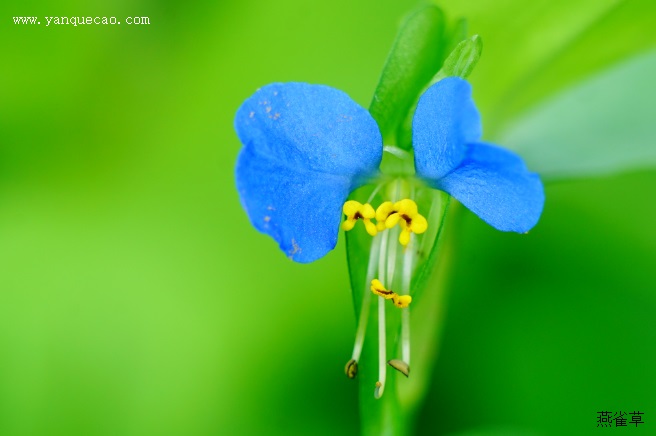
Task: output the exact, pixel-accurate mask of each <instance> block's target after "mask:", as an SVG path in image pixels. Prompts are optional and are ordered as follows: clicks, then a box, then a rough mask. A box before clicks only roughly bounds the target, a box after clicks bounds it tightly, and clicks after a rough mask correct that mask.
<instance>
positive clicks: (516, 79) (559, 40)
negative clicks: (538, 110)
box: [440, 0, 656, 136]
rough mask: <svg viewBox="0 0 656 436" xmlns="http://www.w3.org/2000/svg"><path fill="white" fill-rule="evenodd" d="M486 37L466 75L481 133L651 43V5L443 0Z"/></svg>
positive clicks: (593, 0)
mask: <svg viewBox="0 0 656 436" xmlns="http://www.w3.org/2000/svg"><path fill="white" fill-rule="evenodd" d="M440 6H441V7H442V8H444V10H445V11H448V13H449V14H453V15H456V16H464V17H467V19H468V21H469V25H470V29H471V31H472V32H474V33H478V34H480V35H483V36H484V37H485V60H484V62H481V63H480V64H479V66H478V67H477V73H476V74H475V75H474V76H472V78H473V80H472V81H473V84H474V90H475V98H476V103H477V105H478V107H479V109H480V110H481V112H482V113H483V116H484V118H483V119H484V120H485V121H484V125H485V129H486V133H487V135H490V134H492V136H495V135H494V134H495V133H496V132H498V131H499V130H500V129H502V128H503V125H504V124H506V123H507V122H509V121H510V120H512V119H513V118H515V117H516V116H517V115H519V114H521V113H522V112H524V111H526V110H527V109H529V108H530V107H532V106H535V105H536V104H538V103H539V102H540V101H541V100H543V99H545V98H547V97H549V96H551V95H553V94H554V93H556V92H558V91H560V90H562V89H564V88H565V87H567V86H571V85H573V84H574V83H576V82H578V81H580V80H582V79H584V78H586V77H587V76H589V75H591V74H594V73H595V72H597V71H600V70H603V69H605V68H607V67H610V66H611V65H613V64H615V63H617V62H620V61H622V60H624V59H627V58H629V57H632V56H634V55H636V54H638V53H641V52H644V51H648V50H649V49H650V48H653V47H655V46H656V32H654V31H653V25H654V19H653V17H654V11H655V6H656V4H655V3H654V2H653V1H651V0H631V1H628V0H609V1H598V0H579V1H576V2H554V1H549V0H540V1H534V2H526V1H523V0H507V1H503V2H499V1H497V0H471V1H467V2H463V1H461V0H441V1H440Z"/></svg>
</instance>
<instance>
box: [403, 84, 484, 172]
mask: <svg viewBox="0 0 656 436" xmlns="http://www.w3.org/2000/svg"><path fill="white" fill-rule="evenodd" d="M480 137H481V117H480V115H479V113H478V110H477V109H476V106H475V105H474V101H473V100H472V96H471V85H469V83H468V82H467V81H466V80H463V79H460V78H458V77H447V78H446V79H442V80H440V81H439V82H437V83H436V84H434V85H433V86H431V87H430V88H428V90H427V91H426V92H424V94H422V96H421V97H420V98H419V102H418V103H417V109H416V110H415V115H414V118H413V120H412V147H413V149H414V151H415V168H416V170H417V174H418V175H420V176H421V177H425V178H428V179H439V178H441V177H443V176H444V175H446V174H447V173H449V171H451V170H452V169H454V168H455V167H456V166H458V164H460V162H461V161H462V159H463V158H464V157H465V152H466V149H467V147H466V144H468V143H471V142H476V141H478V140H479V139H480Z"/></svg>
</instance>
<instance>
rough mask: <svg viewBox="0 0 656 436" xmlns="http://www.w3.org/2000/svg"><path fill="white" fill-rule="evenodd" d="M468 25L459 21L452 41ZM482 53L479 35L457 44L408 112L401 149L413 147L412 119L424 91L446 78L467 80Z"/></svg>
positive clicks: (400, 141)
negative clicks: (452, 77)
mask: <svg viewBox="0 0 656 436" xmlns="http://www.w3.org/2000/svg"><path fill="white" fill-rule="evenodd" d="M466 25H467V22H466V21H465V20H458V21H457V23H456V26H455V28H454V30H453V31H454V32H455V33H454V34H453V35H452V37H451V40H453V39H454V38H457V37H460V36H461V35H462V32H465V31H466ZM482 52H483V41H482V39H481V37H480V36H478V35H474V36H472V37H471V38H467V39H462V40H459V42H458V43H457V44H455V46H454V47H453V50H451V52H449V55H448V56H447V58H446V60H445V61H444V63H443V65H442V68H441V69H440V71H439V72H438V73H437V74H436V75H435V77H433V79H432V80H431V81H430V82H429V83H428V84H427V85H426V86H425V88H424V89H423V90H422V92H421V93H420V94H419V95H418V96H417V99H416V100H415V102H414V103H413V104H412V107H411V110H410V111H408V114H407V116H406V118H405V120H404V121H403V123H402V124H401V125H400V126H399V131H398V133H397V139H398V141H397V142H398V144H399V146H400V147H401V148H404V149H406V150H408V149H410V148H411V147H412V118H413V116H414V112H415V108H416V107H417V103H418V101H419V97H421V94H423V93H424V91H425V90H426V89H428V88H429V87H430V86H431V85H433V84H435V83H437V82H438V81H440V80H441V79H443V78H445V77H448V76H458V77H462V78H463V79H465V78H467V76H469V75H470V74H471V72H472V71H473V70H474V67H475V66H476V64H477V63H478V60H479V59H480V57H481V53H482Z"/></svg>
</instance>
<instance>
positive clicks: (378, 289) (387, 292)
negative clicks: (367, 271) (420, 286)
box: [371, 279, 412, 309]
mask: <svg viewBox="0 0 656 436" xmlns="http://www.w3.org/2000/svg"><path fill="white" fill-rule="evenodd" d="M371 292H373V293H374V294H376V295H378V296H379V297H383V298H384V299H386V300H392V302H393V303H394V305H395V306H396V307H398V308H401V309H405V308H406V307H408V306H410V303H411V302H412V297H411V296H409V295H399V294H397V293H396V292H394V291H392V290H391V289H386V288H385V286H383V284H382V283H381V282H380V280H378V279H373V280H372V281H371Z"/></svg>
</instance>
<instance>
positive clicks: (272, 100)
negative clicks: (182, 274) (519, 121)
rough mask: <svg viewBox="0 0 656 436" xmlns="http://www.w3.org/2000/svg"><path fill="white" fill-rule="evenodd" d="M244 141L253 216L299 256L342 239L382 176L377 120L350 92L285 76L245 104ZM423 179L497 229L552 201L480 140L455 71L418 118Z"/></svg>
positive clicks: (243, 183) (528, 222)
mask: <svg viewBox="0 0 656 436" xmlns="http://www.w3.org/2000/svg"><path fill="white" fill-rule="evenodd" d="M235 128H236V130H237V135H238V136H239V139H240V140H241V142H242V144H243V145H244V147H243V149H242V150H241V152H240V154H239V157H238V160H237V167H236V179H237V189H238V191H239V195H240V198H241V202H242V205H243V207H244V209H245V210H246V212H247V214H248V216H249V218H250V220H251V222H252V224H253V225H254V226H255V228H256V229H258V230H259V231H261V232H263V233H266V234H268V235H270V236H271V237H273V238H274V239H275V240H276V241H277V242H278V244H279V245H280V248H281V249H282V250H283V251H284V252H285V253H286V254H287V255H288V256H289V257H290V258H291V259H293V260H295V261H297V262H312V261H314V260H316V259H319V258H320V257H322V256H324V255H325V254H327V253H328V252H329V251H330V250H332V249H333V248H334V247H335V244H336V243H337V236H338V232H339V227H340V221H341V216H342V206H343V205H344V202H345V201H346V200H347V198H348V196H349V194H350V193H351V192H352V191H353V190H355V189H356V188H358V187H360V186H362V185H363V184H366V183H368V182H370V181H372V180H374V179H375V178H376V177H378V175H379V166H380V162H381V159H382V154H383V143H382V138H381V134H380V131H379V129H378V125H377V124H376V121H375V120H374V119H373V118H372V117H371V115H370V114H369V112H368V111H367V110H365V109H364V108H362V107H361V106H359V105H358V104H357V103H355V102H354V101H353V100H351V99H350V98H349V97H348V95H346V94H345V93H343V92H341V91H339V90H336V89H333V88H330V87H328V86H323V85H309V84H305V83H275V84H271V85H267V86H265V87H263V88H261V89H259V90H258V91H257V92H256V93H255V94H253V95H252V96H251V97H250V98H248V99H247V100H246V101H245V102H244V103H243V104H242V106H241V107H240V108H239V110H238V111H237V116H236V119H235ZM412 130H413V132H412V142H413V150H414V161H415V170H416V177H418V178H419V179H421V180H423V181H424V182H425V183H426V184H427V185H428V186H430V187H432V188H435V189H439V190H442V191H445V192H447V193H449V194H450V195H452V196H453V197H455V198H456V199H458V200H459V201H460V202H461V203H462V204H464V205H465V206H466V207H467V208H469V209H470V210H471V211H472V212H474V213H475V214H477V215H478V216H479V217H480V218H482V219H483V220H484V221H486V222H487V223H488V224H490V225H492V226H493V227H495V228H497V229H499V230H503V231H513V232H519V233H525V232H527V231H528V230H529V229H531V228H532V227H533V226H534V225H535V224H536V223H537V221H538V219H539V217H540V214H541V213H542V208H543V205H544V193H543V188H542V183H541V182H540V179H539V177H538V176H537V175H536V174H533V173H531V172H529V171H528V170H527V168H526V166H525V165H524V163H523V161H522V160H521V158H520V157H519V156H517V155H516V154H514V153H512V152H510V151H507V150H504V149H502V148H499V147H497V146H495V145H492V144H487V143H484V142H481V141H480V137H481V121H480V115H479V113H478V110H477V109H476V106H475V105H474V102H473V100H472V97H471V86H470V85H469V83H468V82H467V81H465V80H463V79H460V78H455V77H450V78H446V79H443V80H441V81H439V82H437V83H436V84H434V85H433V86H431V87H430V88H429V89H428V90H427V91H426V92H425V93H424V94H423V95H422V96H421V97H420V99H419V102H418V105H417V109H416V111H415V114H414V118H413V124H412Z"/></svg>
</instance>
